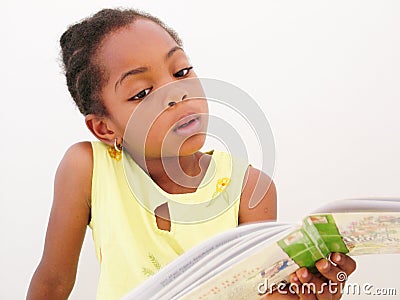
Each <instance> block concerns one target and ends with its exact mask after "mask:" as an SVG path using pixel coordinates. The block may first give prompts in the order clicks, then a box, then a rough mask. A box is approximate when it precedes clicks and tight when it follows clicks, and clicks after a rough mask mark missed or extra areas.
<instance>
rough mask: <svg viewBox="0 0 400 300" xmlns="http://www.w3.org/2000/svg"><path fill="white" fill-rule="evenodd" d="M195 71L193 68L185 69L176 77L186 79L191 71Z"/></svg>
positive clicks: (177, 73) (176, 74)
mask: <svg viewBox="0 0 400 300" xmlns="http://www.w3.org/2000/svg"><path fill="white" fill-rule="evenodd" d="M191 69H193V67H189V68H184V69H182V70H180V71H178V72H176V73H175V74H174V76H175V77H177V78H179V77H185V76H186V75H187V74H189V72H190V70H191Z"/></svg>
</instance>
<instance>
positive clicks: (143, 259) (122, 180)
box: [89, 142, 248, 300]
mask: <svg viewBox="0 0 400 300" xmlns="http://www.w3.org/2000/svg"><path fill="white" fill-rule="evenodd" d="M92 148H93V175H92V208H91V222H90V224H89V226H90V228H91V229H92V235H93V239H94V244H95V248H96V255H97V258H98V261H99V263H100V278H99V285H98V292H97V299H98V300H113V299H120V298H121V297H123V296H124V295H125V294H127V293H128V292H129V291H130V290H132V289H133V288H134V287H136V286H137V285H138V284H140V283H141V282H143V281H144V280H146V279H147V278H148V277H150V276H151V275H153V274H154V273H156V272H157V271H158V270H159V269H160V268H162V267H163V266H165V265H166V264H168V263H169V262H171V261H172V260H174V259H175V258H176V257H178V256H179V255H181V254H182V253H183V252H185V251H187V250H189V249H190V248H192V247H193V246H195V245H196V244H198V243H200V242H202V241H204V240H206V239H208V238H210V237H211V236H213V235H215V234H217V233H220V232H222V231H225V230H228V229H230V228H233V227H236V226H237V225H238V211H239V199H240V192H241V188H242V183H243V180H244V176H245V173H246V170H247V167H248V164H247V163H246V162H243V161H241V160H238V159H233V157H232V156H231V155H229V154H228V153H225V152H219V151H213V153H212V159H211V162H210V165H209V166H208V168H207V171H206V174H205V176H204V178H203V180H202V182H201V184H200V185H199V187H198V188H197V189H196V191H195V192H193V193H186V194H169V193H167V192H165V191H164V190H162V189H161V188H160V187H159V186H158V185H157V184H156V183H155V182H154V181H153V180H152V179H151V178H150V177H149V176H148V174H147V173H146V172H144V171H143V170H142V169H141V168H140V167H139V166H138V165H137V164H136V163H135V162H134V161H133V160H132V159H131V158H130V157H129V155H125V157H124V159H122V160H117V159H115V158H113V157H111V155H110V154H109V152H108V146H107V145H106V144H104V143H101V142H92ZM166 199H167V200H166ZM139 200H140V201H139ZM166 201H167V202H168V208H169V212H170V216H171V228H170V231H165V230H161V229H159V228H158V227H157V223H156V219H155V216H154V214H153V213H152V211H154V209H155V208H156V207H157V206H159V205H161V204H163V203H165V202H166Z"/></svg>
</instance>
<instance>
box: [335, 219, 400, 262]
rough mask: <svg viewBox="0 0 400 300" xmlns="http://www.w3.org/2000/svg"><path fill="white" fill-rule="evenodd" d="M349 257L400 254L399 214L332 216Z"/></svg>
mask: <svg viewBox="0 0 400 300" xmlns="http://www.w3.org/2000/svg"><path fill="white" fill-rule="evenodd" d="M332 216H333V218H334V219H335V222H336V226H337V228H338V230H339V232H340V234H341V236H342V239H343V242H344V243H345V244H346V247H347V248H348V249H349V254H350V255H364V254H391V253H400V213H399V212H377V213H336V214H332Z"/></svg>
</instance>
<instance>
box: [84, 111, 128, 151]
mask: <svg viewBox="0 0 400 300" xmlns="http://www.w3.org/2000/svg"><path fill="white" fill-rule="evenodd" d="M109 122H110V121H109V119H107V118H106V117H99V116H96V115H94V114H89V115H87V116H86V117H85V123H86V126H87V128H89V130H90V131H91V132H92V133H93V134H94V135H95V136H96V137H97V138H98V139H99V140H100V141H102V142H104V143H106V144H108V145H110V146H113V145H114V140H115V139H116V138H120V137H118V136H117V134H116V133H115V131H114V130H112V126H110V125H112V124H109Z"/></svg>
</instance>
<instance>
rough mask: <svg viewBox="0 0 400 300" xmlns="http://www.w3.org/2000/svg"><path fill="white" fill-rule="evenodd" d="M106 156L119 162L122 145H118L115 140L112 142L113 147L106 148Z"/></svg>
mask: <svg viewBox="0 0 400 300" xmlns="http://www.w3.org/2000/svg"><path fill="white" fill-rule="evenodd" d="M107 150H108V154H109V155H110V157H111V158H113V159H115V160H117V161H120V160H121V158H122V143H121V144H118V143H117V139H115V140H114V147H112V146H108V149H107Z"/></svg>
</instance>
